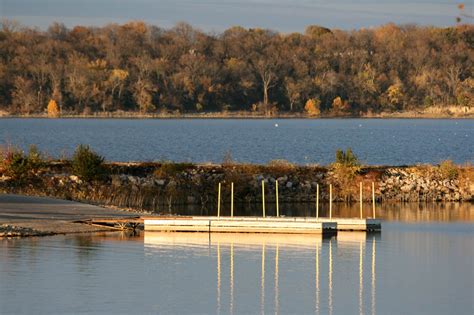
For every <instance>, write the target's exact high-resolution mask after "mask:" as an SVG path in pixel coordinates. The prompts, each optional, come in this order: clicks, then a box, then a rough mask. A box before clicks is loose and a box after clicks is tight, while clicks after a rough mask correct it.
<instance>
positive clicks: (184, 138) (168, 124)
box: [0, 119, 474, 165]
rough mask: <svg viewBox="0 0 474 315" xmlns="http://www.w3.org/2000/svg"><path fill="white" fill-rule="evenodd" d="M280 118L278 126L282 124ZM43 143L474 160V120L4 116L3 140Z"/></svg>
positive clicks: (108, 153)
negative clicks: (351, 151)
mask: <svg viewBox="0 0 474 315" xmlns="http://www.w3.org/2000/svg"><path fill="white" fill-rule="evenodd" d="M276 125H278V127H276ZM1 143H4V144H5V143H13V144H16V145H20V146H22V147H24V148H27V147H28V145H30V144H37V145H38V146H39V147H40V149H42V150H44V151H47V152H48V153H49V154H51V155H53V156H56V157H57V156H60V155H61V154H64V153H69V154H71V153H72V152H73V150H74V148H75V146H76V145H77V144H79V143H83V144H89V145H91V146H92V147H93V148H94V149H95V150H97V151H99V152H100V153H101V154H102V155H104V156H105V157H106V158H107V159H108V160H115V161H130V160H134V161H153V160H173V161H192V162H207V161H212V162H222V160H223V157H224V155H225V153H226V152H228V151H230V152H231V154H232V156H233V158H234V159H235V160H236V161H238V162H253V163H266V162H268V161H271V160H274V159H286V160H289V161H291V162H295V163H300V164H306V163H319V164H327V163H331V162H332V161H333V160H334V152H335V151H336V149H338V148H347V147H352V148H353V149H354V151H355V152H356V154H357V155H358V156H359V158H361V159H362V160H363V161H364V162H365V163H368V164H388V165H400V164H414V163H438V162H440V161H441V160H445V159H452V160H454V161H455V162H457V163H464V162H468V161H473V160H474V120H458V119H449V120H429V119H393V120H392V119H384V120H380V119H370V120H369V119H319V120H293V119H288V120H286V119H285V120H274V119H270V120H246V119H242V120H232V119H228V120H222V119H220V120H219V119H214V120H213V119H203V120H186V119H183V120H173V119H172V120H120V119H0V144H1Z"/></svg>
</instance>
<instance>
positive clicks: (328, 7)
mask: <svg viewBox="0 0 474 315" xmlns="http://www.w3.org/2000/svg"><path fill="white" fill-rule="evenodd" d="M473 1H474V0H468V1H465V3H466V5H467V7H466V9H467V10H468V12H469V13H472V7H473ZM460 2H462V1H460V0H413V1H410V0H352V1H351V0H0V13H1V16H2V17H3V18H8V19H15V20H18V21H19V22H21V23H22V24H26V25H29V26H38V27H41V28H47V26H48V25H49V24H51V23H52V22H54V21H57V22H63V23H64V24H66V25H67V26H74V25H79V24H80V25H104V24H107V23H112V22H114V23H123V22H126V21H129V20H144V21H146V22H148V23H151V24H155V25H158V26H161V27H166V28H168V27H171V26H173V25H174V24H176V23H177V22H181V21H184V22H188V23H190V24H192V25H193V26H196V27H199V28H201V29H203V30H205V31H217V32H219V31H222V30H224V29H226V28H228V27H230V26H234V25H241V26H244V27H263V28H270V29H274V30H279V31H282V32H293V31H303V30H304V28H305V26H307V25H310V24H318V25H322V26H326V27H330V28H340V29H353V28H362V27H372V26H378V25H381V24H385V23H388V22H394V23H398V24H411V23H416V24H419V25H436V26H450V25H454V24H455V23H456V16H457V15H458V14H459V11H458V9H457V4H458V3H460Z"/></svg>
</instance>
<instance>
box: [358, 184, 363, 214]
mask: <svg viewBox="0 0 474 315" xmlns="http://www.w3.org/2000/svg"><path fill="white" fill-rule="evenodd" d="M359 190H360V196H359V206H360V218H361V219H362V198H363V196H362V182H360V183H359Z"/></svg>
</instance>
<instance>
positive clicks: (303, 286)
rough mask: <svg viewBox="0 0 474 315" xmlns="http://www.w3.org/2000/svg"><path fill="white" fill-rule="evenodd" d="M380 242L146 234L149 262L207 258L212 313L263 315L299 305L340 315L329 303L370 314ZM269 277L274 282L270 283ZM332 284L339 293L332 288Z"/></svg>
mask: <svg viewBox="0 0 474 315" xmlns="http://www.w3.org/2000/svg"><path fill="white" fill-rule="evenodd" d="M379 238H380V234H367V233H365V232H339V234H338V235H337V236H333V237H330V238H323V237H322V236H314V235H289V234H272V235H269V234H234V233H213V234H208V233H160V232H146V233H145V236H144V243H145V252H146V255H147V257H149V259H150V260H153V257H154V256H155V255H156V256H161V255H163V253H166V252H168V253H169V252H172V251H175V250H178V251H179V250H184V249H187V250H189V251H194V252H195V254H196V253H197V254H198V255H202V256H205V257H209V258H211V261H212V262H211V263H209V264H210V266H209V268H213V267H212V265H214V266H215V277H216V281H209V282H207V283H206V285H212V284H214V283H215V284H216V286H217V288H216V290H215V292H216V294H215V295H216V297H215V302H214V303H215V310H216V313H217V314H220V313H230V314H233V313H248V312H251V313H255V312H256V310H260V313H261V314H266V313H275V314H279V313H288V312H294V311H301V310H302V305H310V304H312V305H314V313H315V314H334V313H340V312H335V311H334V310H335V308H336V306H335V303H344V304H345V306H344V308H346V307H347V305H348V304H350V303H354V302H357V304H358V305H354V308H353V310H358V313H359V314H375V313H376V310H375V307H376V296H375V292H376V289H375V283H376V281H375V279H376V266H375V264H376V247H377V239H379ZM367 257H369V258H367ZM310 261H313V263H309V262H310ZM191 268H192V267H191ZM342 274H344V277H342V278H341V277H340V275H342ZM269 276H270V277H271V278H270V279H272V280H273V281H271V282H269V281H268V277H269ZM265 277H267V279H265ZM334 277H337V281H334V279H335V278H334ZM256 279H258V282H257V281H256ZM311 279H313V280H311ZM342 279H344V282H341V280H342ZM265 280H267V281H265ZM335 283H337V284H336V285H337V286H340V287H339V288H335ZM366 288H370V290H369V289H366ZM335 290H337V292H341V291H343V292H344V296H346V297H347V296H354V297H355V296H357V297H358V299H357V301H355V300H354V299H351V298H349V299H347V298H345V300H344V301H341V300H340V299H338V298H337V297H335V296H334V292H335ZM351 292H353V293H351ZM272 295H273V297H272ZM252 297H253V298H252ZM367 301H370V302H367ZM209 306H210V305H209ZM210 308H211V307H210ZM303 309H304V308H303ZM309 309H310V308H308V309H307V310H309Z"/></svg>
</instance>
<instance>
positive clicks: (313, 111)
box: [304, 98, 321, 116]
mask: <svg viewBox="0 0 474 315" xmlns="http://www.w3.org/2000/svg"><path fill="white" fill-rule="evenodd" d="M320 105H321V101H320V100H318V99H316V98H312V99H309V100H308V101H307V102H306V105H305V106H304V110H305V111H306V113H307V114H308V115H309V116H319V115H321V109H320V107H319V106H320Z"/></svg>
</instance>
